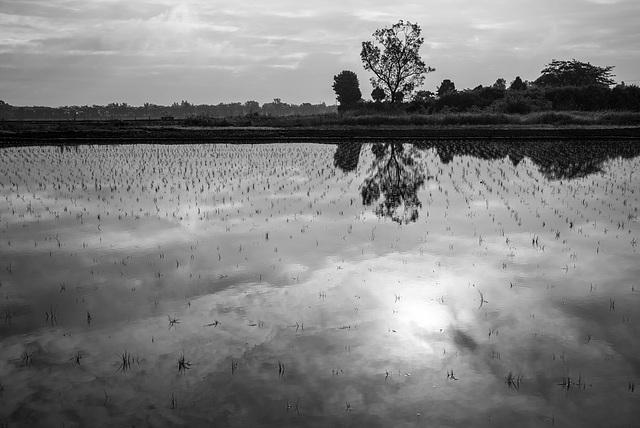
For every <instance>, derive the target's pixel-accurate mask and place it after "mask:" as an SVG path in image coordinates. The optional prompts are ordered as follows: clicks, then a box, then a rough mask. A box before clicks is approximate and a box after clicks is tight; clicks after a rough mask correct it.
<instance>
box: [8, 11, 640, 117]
mask: <svg viewBox="0 0 640 428" xmlns="http://www.w3.org/2000/svg"><path fill="white" fill-rule="evenodd" d="M639 18H640V1H638V0H536V1H531V0H526V1H525V0H483V1H479V0H405V1H402V2H390V1H381V0H340V1H338V0H316V1H314V2H310V1H304V0H269V1H266V0H260V1H259V0H235V1H229V0H183V1H175V0H139V1H138V0H135V1H133V0H2V2H0V100H3V101H4V102H6V103H9V104H12V105H45V106H63V105H93V104H98V105H104V104H108V103H112V102H118V103H122V102H126V103H128V104H130V105H136V106H137V105H142V104H144V103H146V102H148V103H154V104H161V105H167V104H171V103H173V102H180V101H182V100H185V101H189V102H190V103H193V104H218V103H229V102H245V101H249V100H254V101H258V102H259V103H261V104H262V103H265V102H271V101H272V100H273V99H275V98H280V99H281V100H282V102H286V103H293V104H301V103H304V102H309V103H312V104H316V103H321V102H325V103H327V104H335V102H336V100H335V93H334V92H333V89H332V84H333V77H334V76H335V75H337V74H338V73H340V72H341V71H342V70H351V71H354V72H355V73H356V74H357V75H358V78H359V81H360V88H361V90H362V93H363V98H365V99H370V98H371V96H370V94H371V90H372V89H373V88H372V87H371V84H370V82H369V79H370V77H371V74H370V73H369V72H367V71H365V70H364V68H363V66H362V62H361V60H360V50H361V44H362V42H363V41H366V40H373V37H372V34H373V32H374V31H375V30H376V29H378V28H383V27H390V26H391V25H393V24H395V23H396V22H398V20H400V19H402V20H404V21H410V22H412V23H413V22H416V23H418V24H419V25H420V27H421V29H422V36H423V37H424V39H425V42H424V45H423V46H422V49H421V51H420V53H421V56H422V59H423V60H424V61H425V62H426V64H427V65H430V66H431V67H433V68H435V69H436V71H435V72H432V73H429V74H428V75H427V76H426V80H425V83H424V85H423V86H422V88H420V89H426V90H430V91H434V92H435V90H436V87H437V86H439V85H440V82H442V80H444V79H450V80H452V81H453V82H454V83H455V85H456V88H457V89H465V88H474V87H476V86H478V85H485V86H486V85H490V84H492V83H494V82H495V81H496V79H498V78H504V79H506V81H507V84H509V83H510V82H511V81H513V79H514V78H515V77H516V76H520V77H521V78H522V79H523V80H535V79H536V78H537V77H539V76H540V71H541V70H542V69H543V68H544V66H545V65H546V64H548V63H550V62H551V61H552V60H553V59H558V60H571V59H573V58H575V59H577V60H579V61H584V62H590V63H591V64H594V65H597V66H606V65H613V66H615V68H614V70H613V74H614V75H615V77H614V79H615V80H616V82H621V81H624V82H626V83H628V84H640V25H638V19H639Z"/></svg>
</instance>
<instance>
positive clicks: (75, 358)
mask: <svg viewBox="0 0 640 428" xmlns="http://www.w3.org/2000/svg"><path fill="white" fill-rule="evenodd" d="M82 358H84V357H83V356H82V354H81V353H80V351H78V352H76V354H75V355H74V356H72V357H71V358H69V360H73V361H75V363H76V364H77V365H80V360H82Z"/></svg>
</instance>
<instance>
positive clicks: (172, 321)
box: [167, 315, 180, 330]
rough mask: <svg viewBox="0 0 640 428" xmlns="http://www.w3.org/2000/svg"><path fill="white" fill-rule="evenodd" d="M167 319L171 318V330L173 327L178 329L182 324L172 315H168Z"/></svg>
mask: <svg viewBox="0 0 640 428" xmlns="http://www.w3.org/2000/svg"><path fill="white" fill-rule="evenodd" d="M167 318H169V330H171V327H173V328H176V324H180V319H179V318H172V317H171V315H167Z"/></svg>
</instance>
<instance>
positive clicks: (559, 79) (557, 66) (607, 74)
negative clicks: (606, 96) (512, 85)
mask: <svg viewBox="0 0 640 428" xmlns="http://www.w3.org/2000/svg"><path fill="white" fill-rule="evenodd" d="M613 68H614V66H612V65H608V66H605V67H598V66H596V65H591V63H588V62H581V61H576V60H575V59H572V60H571V61H558V60H556V59H554V60H552V61H551V63H549V64H547V65H546V67H545V68H544V69H543V70H542V71H541V72H540V73H542V75H541V76H540V77H538V78H537V79H536V81H535V84H536V85H538V86H541V87H558V86H589V85H603V86H611V85H614V84H615V81H614V80H613V76H614V75H613V74H611V70H613Z"/></svg>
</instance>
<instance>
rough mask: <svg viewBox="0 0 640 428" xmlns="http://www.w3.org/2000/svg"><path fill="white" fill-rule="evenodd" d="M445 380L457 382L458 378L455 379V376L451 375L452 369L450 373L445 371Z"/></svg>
mask: <svg viewBox="0 0 640 428" xmlns="http://www.w3.org/2000/svg"><path fill="white" fill-rule="evenodd" d="M447 379H449V380H458V378H457V377H455V375H454V374H453V369H451V371H449V370H447Z"/></svg>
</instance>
